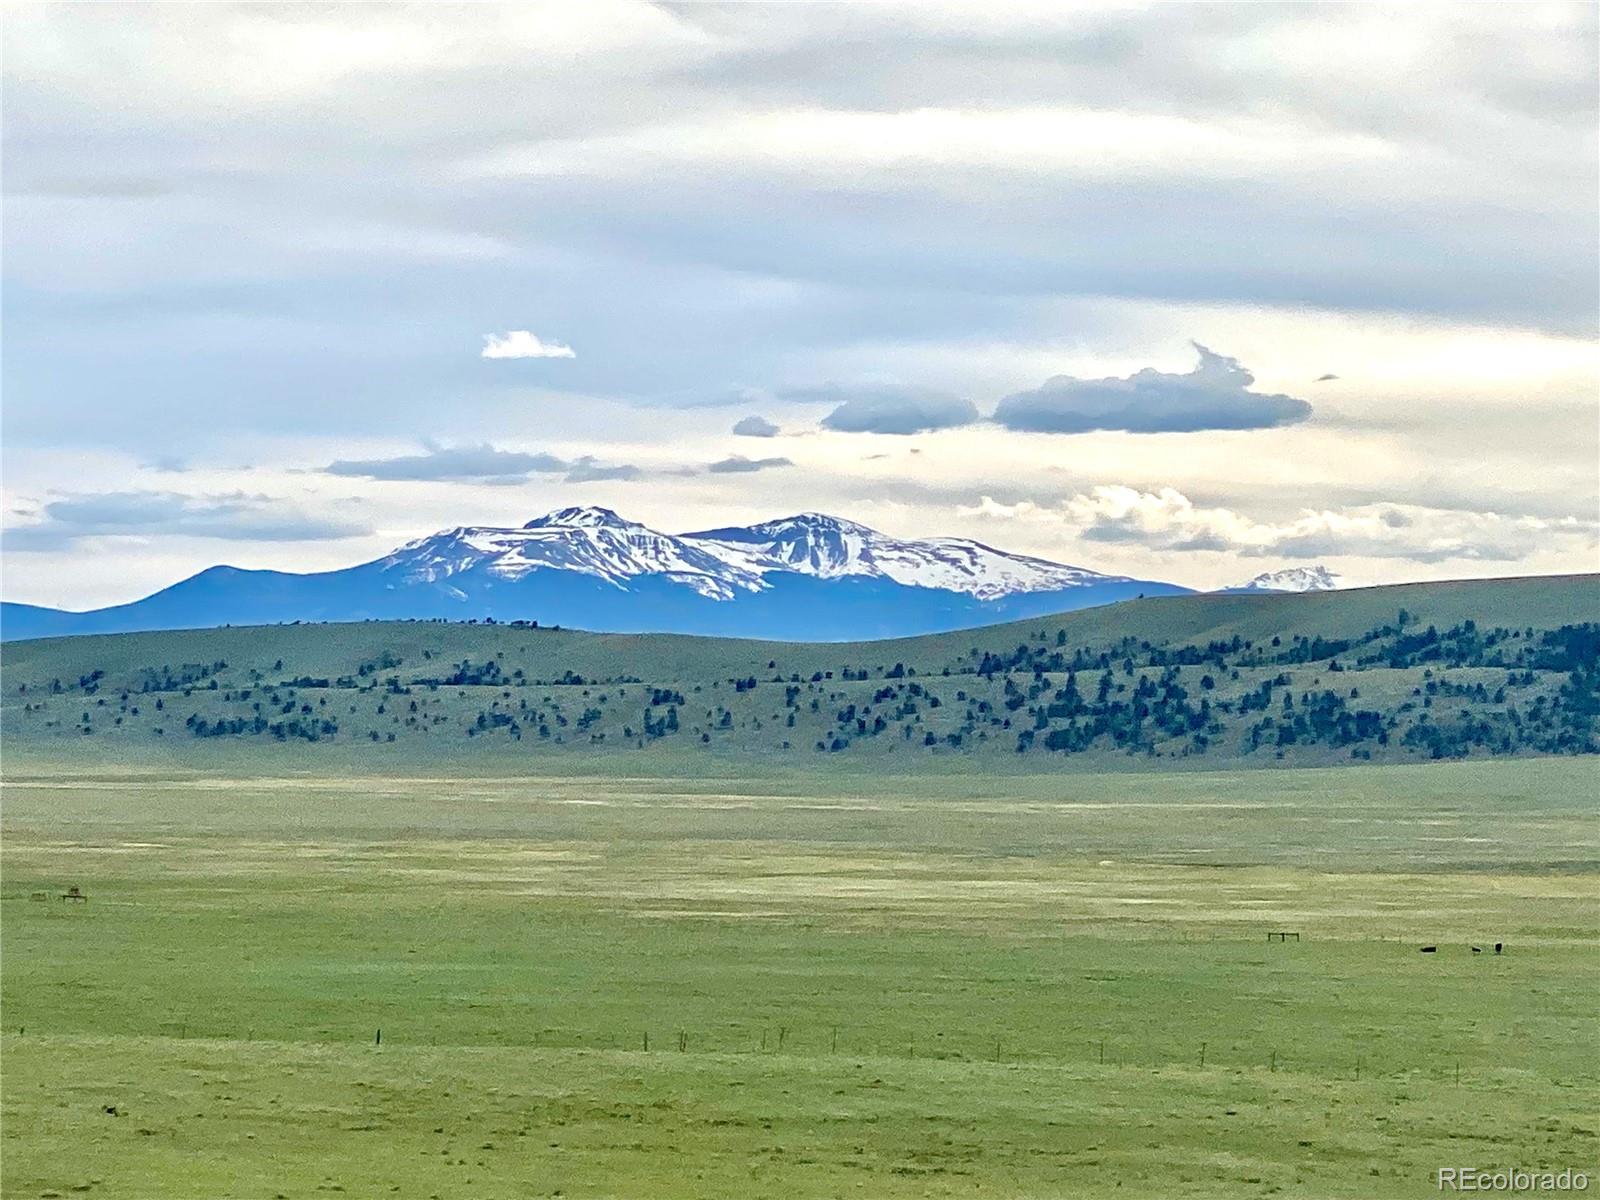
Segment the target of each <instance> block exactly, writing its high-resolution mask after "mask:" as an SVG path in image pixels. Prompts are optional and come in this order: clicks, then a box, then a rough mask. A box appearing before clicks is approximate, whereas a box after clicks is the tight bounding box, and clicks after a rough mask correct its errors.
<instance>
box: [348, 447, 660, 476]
mask: <svg viewBox="0 0 1600 1200" xmlns="http://www.w3.org/2000/svg"><path fill="white" fill-rule="evenodd" d="M322 470H323V471H324V473H326V474H329V475H343V476H347V477H351V478H356V479H381V480H385V481H389V482H404V483H424V482H427V483H478V484H491V485H502V486H509V485H512V484H518V483H526V482H527V481H528V479H529V478H530V477H532V476H534V475H563V476H565V477H566V480H567V482H568V483H586V482H590V481H593V480H601V479H637V478H638V477H639V475H640V474H642V472H641V471H640V470H639V468H638V467H635V466H632V465H630V464H627V463H619V464H607V463H602V462H599V461H597V460H596V459H594V458H593V457H591V456H589V455H587V454H586V455H583V456H582V457H580V458H576V459H565V458H558V457H557V456H556V455H554V454H544V453H538V454H528V453H524V452H523V451H519V450H499V449H496V448H495V447H494V446H491V445H489V444H488V443H487V442H485V443H483V444H482V445H478V446H433V445H430V446H429V447H428V448H427V450H426V451H425V452H424V453H422V454H402V455H399V456H397V457H394V458H367V459H340V460H339V461H337V462H331V463H329V464H328V465H327V466H326V467H323V468H322Z"/></svg>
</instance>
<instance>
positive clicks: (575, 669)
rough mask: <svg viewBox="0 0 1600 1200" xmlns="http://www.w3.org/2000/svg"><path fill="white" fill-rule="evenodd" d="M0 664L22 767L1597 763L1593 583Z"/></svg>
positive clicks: (256, 630) (30, 658) (40, 643)
mask: <svg viewBox="0 0 1600 1200" xmlns="http://www.w3.org/2000/svg"><path fill="white" fill-rule="evenodd" d="M0 655H3V659H0V661H3V665H4V702H3V706H0V731H3V733H4V735H5V737H6V740H7V746H8V749H10V750H12V751H16V750H19V749H24V750H48V751H50V752H52V753H55V752H63V751H67V750H68V748H69V747H73V748H74V750H73V752H87V751H88V750H89V748H90V747H91V746H93V747H98V748H104V749H106V750H107V751H112V752H120V751H119V748H120V750H125V751H127V752H130V753H131V752H134V751H135V750H138V751H141V752H142V751H149V750H152V749H157V750H159V752H160V753H161V754H163V755H168V756H176V757H180V758H193V759H195V760H197V761H198V760H204V759H205V758H206V757H207V756H208V755H215V754H217V753H219V752H220V751H221V750H222V748H223V747H225V746H239V745H243V746H255V747H261V748H263V749H269V748H270V749H272V750H275V751H282V750H284V749H286V748H289V747H295V748H299V749H302V750H304V749H309V748H311V747H327V746H346V747H353V748H364V749H363V750H362V751H361V752H362V753H364V754H372V755H383V754H387V753H394V754H403V755H407V756H421V757H424V758H438V759H440V760H441V761H453V760H456V759H459V758H460V757H461V756H463V755H510V756H512V757H515V758H519V759H532V758H537V757H538V756H541V755H552V754H558V753H560V752H562V751H566V750H572V749H574V748H582V749H584V750H586V751H590V752H594V753H605V754H610V753H625V752H638V751H643V750H648V749H651V748H655V747H677V748H680V749H682V750H685V751H688V752H692V753H719V752H720V753H746V752H748V753H760V754H764V755H781V756H788V757H790V758H792V759H794V760H795V761H804V760H807V759H816V758H819V757H821V758H833V757H835V756H844V757H847V758H855V757H860V756H881V755H898V756H927V755H962V756H965V755H973V754H978V755H985V756H992V755H1004V756H1006V757H1007V758H1008V759H1017V758H1021V759H1026V760H1027V761H1029V762H1035V763H1038V764H1040V765H1050V766H1062V765H1065V764H1067V763H1069V762H1073V761H1084V762H1098V763H1101V764H1104V763H1105V762H1106V761H1107V760H1110V759H1132V760H1136V761H1151V760H1161V761H1170V760H1172V759H1192V760H1198V761H1200V762H1205V763H1219V764H1220V763H1234V762H1241V761H1243V762H1250V761H1254V762H1268V761H1272V762H1280V761H1284V760H1288V761H1291V762H1307V763H1313V762H1315V763H1326V762H1331V761H1352V760H1354V761H1361V762H1365V761H1372V760H1388V761H1408V760H1416V759H1431V758H1442V757H1471V756H1488V755H1508V754H1526V753H1572V752H1592V751H1594V750H1595V749H1596V748H1597V743H1596V728H1595V722H1596V716H1597V713H1600V577H1597V576H1564V577H1550V578H1535V579H1509V580H1489V581H1475V582H1459V583H1435V584H1413V585H1403V586H1396V587H1385V588H1370V589H1359V590H1352V591H1342V592H1313V593H1304V594H1262V595H1222V594H1218V595H1206V596H1184V597H1170V598H1160V599H1145V600H1136V601H1130V602H1125V603H1122V604H1117V605H1112V606H1108V607H1101V608H1095V609H1092V610H1087V611H1080V612H1074V613H1067V614H1060V615H1056V616H1053V617H1049V618H1038V619H1033V620H1028V621H1023V622H1014V623H1011V624H1006V625H999V626H992V627H988V628H984V629H979V630H969V631H964V632H957V633H942V634H932V635H924V636H920V637H915V638H905V639H894V640H885V641H870V642H849V643H831V644H808V643H800V642H765V641H744V640H735V639H719V638H701V637H689V636H678V635H665V634H651V635H637V634H597V633H584V632H577V631H569V630H564V629H555V628H535V627H533V626H531V625H528V624H522V623H518V624H499V623H478V624H463V623H449V622H442V621H410V622H388V621H386V622H364V623H344V624H312V625H289V626H257V627H247V628H223V629H207V630H193V631H178V632H152V633H135V634H119V635H110V636H90V637H73V638H60V639H41V640H36V641H28V642H21V643H11V644H7V645H6V646H5V647H4V648H3V651H0Z"/></svg>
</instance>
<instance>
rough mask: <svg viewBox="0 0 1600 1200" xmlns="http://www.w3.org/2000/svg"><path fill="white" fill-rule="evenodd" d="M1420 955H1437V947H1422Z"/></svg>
mask: <svg viewBox="0 0 1600 1200" xmlns="http://www.w3.org/2000/svg"><path fill="white" fill-rule="evenodd" d="M1422 953H1424V954H1437V953H1439V947H1437V946H1424V947H1423V948H1422Z"/></svg>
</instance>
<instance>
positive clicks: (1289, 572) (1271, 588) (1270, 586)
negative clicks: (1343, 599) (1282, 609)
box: [1225, 564, 1344, 592]
mask: <svg viewBox="0 0 1600 1200" xmlns="http://www.w3.org/2000/svg"><path fill="white" fill-rule="evenodd" d="M1343 586H1344V580H1343V578H1342V577H1341V576H1340V575H1338V574H1336V573H1335V572H1333V571H1330V570H1328V568H1327V567H1324V566H1322V565H1321V564H1318V565H1317V566H1314V567H1285V568H1284V569H1283V570H1281V571H1266V572H1264V573H1262V574H1260V575H1257V576H1256V577H1255V578H1254V579H1252V580H1251V581H1250V582H1249V583H1241V584H1239V585H1238V586H1237V587H1231V588H1227V589H1225V590H1226V591H1230V592H1332V591H1337V590H1338V589H1339V588H1341V587H1343Z"/></svg>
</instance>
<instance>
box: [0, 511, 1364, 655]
mask: <svg viewBox="0 0 1600 1200" xmlns="http://www.w3.org/2000/svg"><path fill="white" fill-rule="evenodd" d="M1334 586H1336V582H1335V580H1334V577H1333V576H1331V575H1329V573H1328V572H1327V571H1326V570H1324V569H1323V568H1320V567H1317V568H1297V569H1293V570H1290V571H1280V572H1270V573H1268V574H1265V575H1260V576H1257V577H1256V578H1255V579H1253V580H1251V581H1250V582H1249V583H1248V584H1245V585H1243V586H1242V587H1240V588H1237V589H1229V590H1233V591H1241V592H1271V591H1314V590H1323V589H1326V588H1330V587H1334ZM1191 590H1192V589H1189V588H1185V587H1180V586H1178V585H1177V584H1171V583H1163V582H1161V581H1159V580H1150V579H1136V578H1132V577H1129V576H1125V575H1107V574H1102V573H1100V572H1097V571H1091V570H1088V569H1086V568H1083V567H1073V566H1067V565H1064V564H1062V563H1056V562H1050V561H1048V560H1046V559H1042V558H1033V557H1029V556H1027V555H1021V554H1009V553H1007V552H1005V551H1002V550H997V549H995V548H993V547H991V546H986V545H984V544H983V543H981V542H975V541H970V540H968V539H965V538H920V539H904V538H896V537H892V536H890V535H888V534H884V533H881V532H879V531H877V530H875V529H870V528H868V527H867V526H865V525H860V524H857V523H855V522H853V521H846V520H841V519H840V518H837V517H830V516H826V515H823V514H821V513H801V514H799V515H797V516H792V517H785V518H782V519H780V520H774V521H763V522H761V523H759V524H755V525H748V526H730V527H726V528H718V529H706V530H701V531H698V532H694V533H683V534H671V533H662V532H660V531H658V530H654V529H650V528H648V527H646V526H644V525H641V524H638V523H637V522H634V521H629V520H626V519H625V518H623V517H621V516H619V515H618V514H617V513H615V512H613V511H612V510H610V509H608V508H599V507H594V506H583V507H569V508H561V509H557V510H555V511H553V512H550V513H546V514H545V515H544V516H542V517H536V518H535V519H534V520H531V521H529V522H528V523H527V524H526V525H523V526H522V527H520V528H498V527H489V526H460V527H457V528H455V529H447V530H444V531H442V532H440V533H436V534H433V535H431V536H429V537H424V538H418V539H417V540H415V541H412V542H408V543H406V544H405V545H404V546H401V547H400V548H399V549H398V550H396V551H394V552H393V553H392V554H388V555H386V556H384V557H383V558H380V559H376V560H374V561H372V562H367V563H362V564H359V565H357V566H353V567H348V568H344V569H341V570H336V571H321V572H315V573H308V574H298V573H292V572H284V571H248V570H241V569H239V568H237V567H228V566H216V567H211V568H208V569H207V570H204V571H201V572H200V573H199V574H197V575H194V576H191V577H190V578H188V579H185V580H182V581H181V582H179V583H176V584H173V585H172V586H171V587H168V588H165V589H163V590H161V591H159V592H156V593H154V594H153V595H150V596H147V597H145V598H144V599H142V600H137V601H134V602H132V603H129V604H122V605H117V606H114V607H110V608H101V609H95V610H92V611H89V612H69V611H66V610H62V609H52V608H42V607H38V606H34V605H25V604H4V605H0V636H3V637H4V638H6V639H7V640H19V639H24V638H35V637H51V636H58V635H67V634H81V633H117V632H127V631H132V630H159V629H185V628H202V627H211V626H219V625H262V624H277V623H286V622H294V621H361V620H377V619H417V620H429V619H446V620H458V621H459V620H494V621H502V622H505V621H536V622H539V623H541V624H544V625H567V626H577V627H580V628H585V629H595V630H606V631H610V632H618V633H637V632H667V633H698V634H713V635H719V636H734V637H766V638H785V639H788V640H796V641H838V640H856V639H864V638H878V637H899V636H909V635H914V634H919V633H932V632H938V631H942V630H950V629H960V628H966V627H971V626H978V625H988V624H993V623H996V622H999V621H1008V620H1018V619H1022V618H1026V617H1032V616H1038V615H1042V614H1046V613H1055V612H1065V611H1068V610H1072V609H1080V608H1090V607H1094V606H1096V605H1101V604H1109V603H1113V602H1115V601H1118V600H1125V599H1131V598H1133V597H1135V596H1173V595H1183V594H1187V593H1189V592H1190V591H1191Z"/></svg>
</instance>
